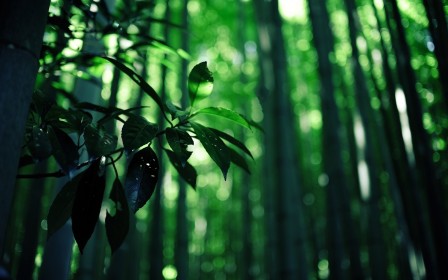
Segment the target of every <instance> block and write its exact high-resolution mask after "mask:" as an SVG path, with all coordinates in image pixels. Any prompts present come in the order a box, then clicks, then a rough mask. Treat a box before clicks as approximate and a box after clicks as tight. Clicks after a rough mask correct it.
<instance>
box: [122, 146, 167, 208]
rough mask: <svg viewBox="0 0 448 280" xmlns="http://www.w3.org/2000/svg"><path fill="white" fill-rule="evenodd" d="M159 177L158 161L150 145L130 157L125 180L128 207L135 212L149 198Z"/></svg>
mask: <svg viewBox="0 0 448 280" xmlns="http://www.w3.org/2000/svg"><path fill="white" fill-rule="evenodd" d="M158 178H159V161H158V159H157V155H156V153H154V151H153V150H152V149H151V147H150V146H148V147H146V148H144V149H142V150H140V151H138V152H137V153H135V155H134V156H133V157H132V159H131V162H130V163H129V166H128V171H127V175H126V180H125V192H126V197H127V199H128V204H129V208H130V209H131V210H132V212H134V213H135V212H137V210H138V209H140V208H141V207H143V205H145V204H146V202H147V201H148V200H149V199H150V198H151V196H152V194H153V192H154V190H155V188H156V184H157V180H158Z"/></svg>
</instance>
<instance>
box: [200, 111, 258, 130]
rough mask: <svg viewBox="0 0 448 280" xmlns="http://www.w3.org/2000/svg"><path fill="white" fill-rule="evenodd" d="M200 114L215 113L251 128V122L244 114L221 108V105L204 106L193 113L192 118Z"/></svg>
mask: <svg viewBox="0 0 448 280" xmlns="http://www.w3.org/2000/svg"><path fill="white" fill-rule="evenodd" d="M200 114H209V115H214V116H218V117H222V118H225V119H228V120H231V121H234V122H236V123H237V124H239V125H242V126H244V127H246V128H249V129H250V128H251V126H250V124H249V122H248V121H247V120H246V118H244V117H243V116H241V115H240V114H238V113H236V112H234V111H232V110H229V109H225V108H221V107H208V108H203V109H201V110H199V111H197V112H195V113H193V114H191V118H192V117H194V116H197V115H200Z"/></svg>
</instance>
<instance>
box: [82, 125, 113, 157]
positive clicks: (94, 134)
mask: <svg viewBox="0 0 448 280" xmlns="http://www.w3.org/2000/svg"><path fill="white" fill-rule="evenodd" d="M84 140H85V143H86V147H87V151H88V152H89V155H90V157H100V156H104V155H108V154H110V153H112V152H113V151H114V150H115V148H116V147H117V137H116V136H115V135H110V134H108V133H106V132H105V131H104V130H103V129H102V128H99V127H97V126H96V125H94V124H89V125H87V126H86V128H85V129H84Z"/></svg>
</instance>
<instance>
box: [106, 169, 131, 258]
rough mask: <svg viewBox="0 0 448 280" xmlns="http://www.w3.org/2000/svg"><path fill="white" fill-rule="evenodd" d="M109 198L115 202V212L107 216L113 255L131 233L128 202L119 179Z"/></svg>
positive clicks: (108, 238)
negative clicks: (129, 232)
mask: <svg viewBox="0 0 448 280" xmlns="http://www.w3.org/2000/svg"><path fill="white" fill-rule="evenodd" d="M109 198H110V199H111V200H112V201H113V202H114V211H113V213H109V212H107V214H106V234H107V240H108V241H109V244H110V247H111V249H112V253H113V252H115V251H116V250H117V249H118V248H119V247H120V245H121V244H122V243H123V241H124V239H125V238H126V235H127V234H128V231H129V207H128V202H127V200H126V194H125V193H124V189H123V186H122V184H121V182H120V180H119V179H118V178H115V181H114V183H113V185H112V190H111V191H110V196H109Z"/></svg>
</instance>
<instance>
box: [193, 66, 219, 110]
mask: <svg viewBox="0 0 448 280" xmlns="http://www.w3.org/2000/svg"><path fill="white" fill-rule="evenodd" d="M212 90H213V76H212V72H210V70H208V68H207V62H206V61H204V62H201V63H199V64H197V65H196V66H194V67H193V69H192V70H191V72H190V75H189V76H188V95H189V97H190V103H191V106H193V104H194V102H195V101H196V100H200V99H204V98H206V97H208V96H209V95H210V94H211V93H212Z"/></svg>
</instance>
